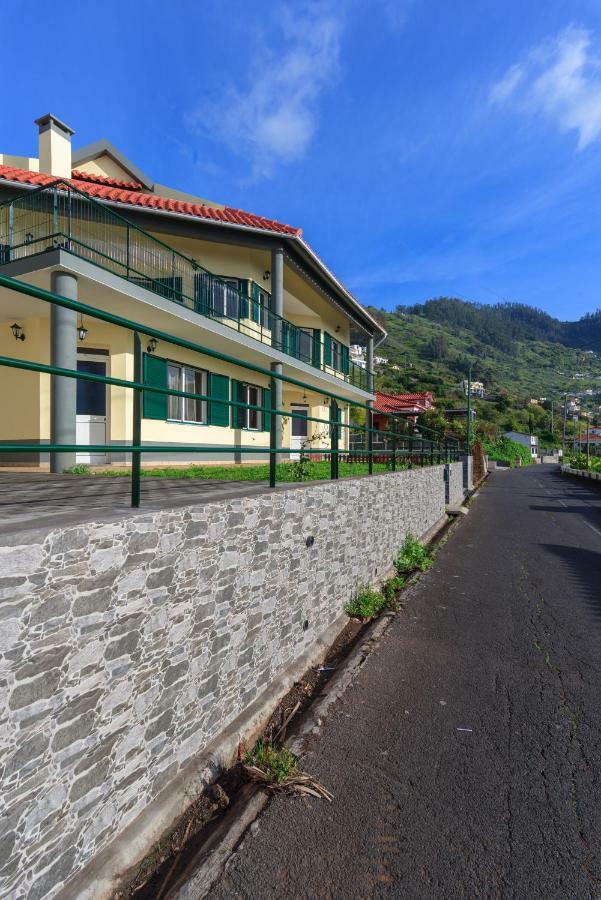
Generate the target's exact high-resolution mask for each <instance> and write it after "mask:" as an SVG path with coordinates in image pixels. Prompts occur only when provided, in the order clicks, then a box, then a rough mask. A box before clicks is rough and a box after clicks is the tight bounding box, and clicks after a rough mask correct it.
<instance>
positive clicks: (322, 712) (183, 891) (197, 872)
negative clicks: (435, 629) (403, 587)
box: [165, 613, 395, 900]
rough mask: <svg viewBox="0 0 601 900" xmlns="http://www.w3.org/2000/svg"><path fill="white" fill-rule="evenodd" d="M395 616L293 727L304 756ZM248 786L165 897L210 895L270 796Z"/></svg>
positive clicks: (372, 631) (295, 745)
mask: <svg viewBox="0 0 601 900" xmlns="http://www.w3.org/2000/svg"><path fill="white" fill-rule="evenodd" d="M394 617H395V613H384V614H383V615H382V616H381V617H380V618H378V619H376V621H375V622H374V623H373V625H372V626H370V628H369V631H368V633H367V635H366V637H365V638H364V640H363V641H362V642H361V644H359V646H358V647H355V649H354V650H353V651H352V653H351V654H350V655H349V656H348V657H347V658H346V660H345V661H344V664H343V668H342V669H341V671H340V672H337V673H336V675H335V676H334V677H333V678H332V679H330V681H329V682H328V686H327V687H328V692H327V694H326V695H325V696H324V697H322V698H321V699H320V700H319V701H318V702H317V703H315V704H314V705H312V706H310V707H309V708H308V710H307V712H306V714H305V718H304V720H303V721H302V723H301V724H300V725H299V726H297V729H291V730H292V731H293V733H294V735H295V736H294V739H293V740H292V741H291V742H289V743H288V746H289V747H290V749H291V750H292V752H293V753H296V754H297V755H299V756H300V755H302V753H303V752H304V751H305V749H306V742H307V741H308V739H309V738H310V737H311V736H313V735H317V734H319V732H320V730H321V727H322V725H323V724H324V720H325V718H326V717H327V714H328V712H329V710H330V707H332V706H333V705H334V703H336V702H337V701H338V700H339V699H340V698H341V697H342V696H343V694H344V693H345V691H346V690H347V689H348V688H349V687H350V685H351V684H352V682H353V681H354V680H355V678H356V677H357V675H358V673H359V671H360V669H361V668H362V667H363V665H364V664H365V662H366V661H367V660H368V659H369V657H370V656H371V654H372V653H373V651H374V650H375V648H376V645H377V644H378V643H379V641H380V640H381V639H382V636H383V635H384V633H385V632H386V631H387V629H388V628H389V626H390V624H391V623H392V620H393V619H394ZM245 787H246V788H248V790H246V791H245V788H242V790H241V792H240V794H239V795H238V797H237V799H236V801H235V802H234V803H233V804H232V806H231V807H230V808H229V809H228V811H227V812H226V813H225V815H224V817H223V819H222V820H221V822H220V824H219V826H218V827H217V829H216V830H215V832H214V833H213V834H212V835H211V836H210V837H209V839H208V841H207V842H206V843H205V844H204V845H203V847H202V849H201V850H200V852H199V853H198V855H197V856H196V857H194V859H192V860H191V861H190V863H189V865H188V866H187V868H186V870H185V871H184V872H183V873H182V875H181V877H180V879H179V881H178V882H177V883H176V884H175V885H174V886H173V888H172V889H171V890H170V891H169V893H168V894H166V895H165V900H203V898H204V897H206V896H207V894H208V893H209V891H210V890H211V888H212V887H213V885H214V884H215V882H216V881H217V879H218V878H219V877H220V876H221V874H222V873H223V871H224V869H225V867H226V865H227V862H228V860H229V858H230V857H231V855H232V853H233V852H234V851H235V850H236V848H237V847H238V845H239V844H240V842H241V841H242V839H243V837H244V835H245V833H246V831H247V830H248V828H249V827H250V826H251V825H252V823H253V822H254V821H255V819H257V817H258V816H259V815H260V813H261V812H262V811H263V810H264V809H265V807H266V806H267V804H268V802H269V800H270V799H271V798H270V796H269V794H268V793H267V792H265V791H261V790H260V789H259V788H257V787H255V786H254V785H250V784H249V785H247V786H245ZM243 794H244V796H242V795H243Z"/></svg>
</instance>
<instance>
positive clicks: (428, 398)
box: [374, 391, 434, 413]
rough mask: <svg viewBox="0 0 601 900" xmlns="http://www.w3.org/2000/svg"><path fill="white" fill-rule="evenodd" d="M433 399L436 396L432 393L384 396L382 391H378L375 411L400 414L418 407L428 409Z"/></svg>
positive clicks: (422, 392)
mask: <svg viewBox="0 0 601 900" xmlns="http://www.w3.org/2000/svg"><path fill="white" fill-rule="evenodd" d="M433 399H434V396H433V394H432V393H431V392H430V391H421V392H419V393H416V394H383V393H382V392H381V391H376V399H375V402H374V410H375V412H380V413H398V412H401V411H407V410H412V409H415V408H416V407H419V408H420V409H427V408H428V407H430V406H432V401H433Z"/></svg>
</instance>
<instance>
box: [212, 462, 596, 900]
mask: <svg viewBox="0 0 601 900" xmlns="http://www.w3.org/2000/svg"><path fill="white" fill-rule="evenodd" d="M303 768H305V769H306V770H307V771H309V772H311V773H312V774H314V775H316V776H317V777H318V778H319V779H321V781H323V783H324V784H325V785H326V787H327V788H328V789H329V790H330V791H331V792H332V793H333V794H334V802H333V803H332V804H331V805H330V804H327V803H326V802H324V801H318V800H312V799H300V798H298V799H297V798H287V797H276V798H274V799H273V800H272V801H271V802H270V804H269V806H268V808H267V810H266V811H265V813H264V814H263V815H262V816H261V817H260V818H259V820H258V821H257V823H256V824H255V826H254V828H253V829H251V832H249V833H248V834H247V836H246V838H245V839H244V841H243V843H242V845H241V846H240V848H239V849H238V851H237V853H236V854H235V855H234V856H233V857H232V859H231V860H230V862H229V865H228V868H227V870H226V872H225V874H224V875H223V876H222V879H221V881H220V882H219V883H218V884H217V885H216V886H215V887H214V888H213V890H212V891H211V893H210V894H209V897H210V898H211V900H225V898H228V900H230V898H261V900H266V898H271V897H278V898H281V897H287V898H321V897H323V898H370V897H384V898H388V897H390V898H393V897H394V898H435V900H436V898H441V900H442V898H444V900H449V898H470V900H472V898H508V900H510V898H511V900H513V898H516V900H517V898H519V900H537V898H541V900H542V898H544V900H555V898H557V900H572V898H573V900H587V898H591V900H592V898H597V900H598V898H601V827H600V819H601V780H600V774H601V489H600V488H599V487H598V486H597V485H596V484H593V483H590V482H584V481H580V482H579V481H577V480H576V479H572V478H569V477H567V476H561V475H559V474H558V472H557V470H556V469H555V467H550V466H544V467H543V466H538V467H537V466H532V467H530V468H527V469H521V470H520V469H517V470H513V471H507V472H498V473H495V474H493V475H492V477H491V478H490V479H489V481H488V483H487V484H486V485H485V486H484V488H483V489H482V491H481V492H480V494H479V495H478V497H477V498H476V499H475V501H474V503H473V506H472V510H471V512H470V514H469V516H468V517H467V519H466V520H465V521H463V522H461V524H460V525H459V526H458V527H457V528H455V529H454V530H453V531H452V532H451V534H450V536H449V538H448V540H447V541H446V542H445V543H444V544H443V545H442V547H441V549H440V551H439V553H438V555H437V557H436V561H435V564H434V566H433V568H432V569H431V570H430V571H429V572H428V573H427V574H426V575H425V576H424V577H423V578H422V579H421V580H420V582H419V583H418V584H417V585H416V586H415V587H414V588H412V589H411V590H410V591H409V592H408V593H407V595H406V599H405V608H404V610H403V611H402V612H401V614H400V615H398V616H397V617H396V618H395V620H394V622H393V624H392V625H391V627H390V628H389V629H388V631H387V632H386V634H385V636H384V637H383V639H382V641H381V643H380V644H379V646H378V648H377V649H376V650H375V652H374V653H373V654H372V655H371V656H370V657H369V659H368V660H367V662H366V663H365V665H364V666H363V668H362V669H361V671H360V673H359V675H358V677H357V679H356V681H355V682H354V683H353V685H352V686H351V687H350V688H349V690H347V692H346V694H345V695H344V696H343V698H342V699H341V700H340V701H339V702H338V704H337V705H336V708H335V710H334V712H333V713H332V714H331V715H330V716H329V718H328V720H327V722H326V723H325V724H324V727H323V729H322V732H321V734H320V735H319V737H318V738H317V739H316V740H314V742H313V744H312V746H311V748H310V750H309V752H308V753H307V755H306V757H305V759H304V762H303Z"/></svg>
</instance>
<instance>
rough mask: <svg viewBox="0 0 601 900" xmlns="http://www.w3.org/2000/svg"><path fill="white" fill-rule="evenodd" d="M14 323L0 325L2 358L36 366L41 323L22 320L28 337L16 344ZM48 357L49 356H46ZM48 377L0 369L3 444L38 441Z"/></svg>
mask: <svg viewBox="0 0 601 900" xmlns="http://www.w3.org/2000/svg"><path fill="white" fill-rule="evenodd" d="M12 321H13V320H10V321H9V320H8V319H7V320H5V321H3V322H0V354H1V355H2V356H10V357H13V358H16V359H24V360H25V359H26V360H30V361H32V362H44V361H45V359H42V358H40V352H43V351H42V348H41V344H40V319H38V318H29V319H19V325H21V327H22V328H23V332H24V334H25V338H26V339H25V340H24V341H16V340H15V339H14V337H13V335H12V332H11V330H10V326H11V324H12ZM46 356H47V353H46ZM45 377H46V376H43V375H39V374H38V373H37V372H25V371H22V370H19V369H9V368H8V367H6V366H2V367H1V368H0V379H1V381H0V440H3V441H8V440H28V439H30V438H31V439H33V440H38V439H39V438H40V434H41V421H40V419H41V410H42V409H43V407H44V404H45V402H46V401H45V399H44V397H43V391H42V390H41V387H40V385H41V383H42V381H43V379H44V378H45Z"/></svg>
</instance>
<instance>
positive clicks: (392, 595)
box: [382, 575, 405, 612]
mask: <svg viewBox="0 0 601 900" xmlns="http://www.w3.org/2000/svg"><path fill="white" fill-rule="evenodd" d="M404 587H405V579H404V578H401V577H400V575H397V576H396V578H389V579H388V581H386V582H385V583H384V584H383V585H382V593H383V595H384V601H385V604H386V606H385V608H386V609H390V610H392V611H393V612H397V611H398V609H399V601H398V600H397V598H396V595H397V593H398V592H399V591H400V590H401V589H402V588H404Z"/></svg>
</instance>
